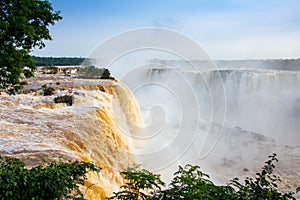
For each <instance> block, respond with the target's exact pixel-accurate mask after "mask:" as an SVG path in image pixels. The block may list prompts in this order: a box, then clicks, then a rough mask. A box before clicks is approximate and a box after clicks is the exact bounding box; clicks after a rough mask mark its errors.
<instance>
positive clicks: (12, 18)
mask: <svg viewBox="0 0 300 200" xmlns="http://www.w3.org/2000/svg"><path fill="white" fill-rule="evenodd" d="M60 19H61V16H60V15H59V12H58V11H54V10H53V8H52V6H51V4H50V3H49V1H48V0H1V1H0V88H2V89H6V90H7V91H8V92H9V93H14V92H15V91H17V90H18V89H20V88H21V84H20V79H22V78H28V77H31V76H33V70H34V69H35V65H34V63H33V61H32V58H31V56H30V55H29V53H30V51H31V50H32V49H33V48H43V47H45V43H44V40H51V36H50V33H49V29H48V27H49V25H54V23H55V21H57V20H60Z"/></svg>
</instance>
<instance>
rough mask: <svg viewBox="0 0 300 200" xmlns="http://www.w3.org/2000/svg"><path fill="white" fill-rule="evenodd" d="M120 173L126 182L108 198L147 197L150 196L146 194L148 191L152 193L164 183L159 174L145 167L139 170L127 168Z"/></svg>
mask: <svg viewBox="0 0 300 200" xmlns="http://www.w3.org/2000/svg"><path fill="white" fill-rule="evenodd" d="M121 175H122V176H123V178H124V179H125V180H126V184H125V185H123V186H121V189H122V190H121V191H120V192H115V193H114V195H113V196H112V197H110V198H109V199H110V200H114V199H121V200H135V199H142V200H145V199H149V198H150V197H151V196H150V195H149V194H148V192H149V191H151V193H154V192H155V191H157V190H160V189H161V187H162V186H164V185H165V183H164V182H162V181H161V180H160V175H159V174H153V173H151V172H149V171H147V170H145V169H142V170H141V171H139V170H137V169H135V168H128V169H127V170H125V171H124V172H121Z"/></svg>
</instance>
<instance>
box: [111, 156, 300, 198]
mask: <svg viewBox="0 0 300 200" xmlns="http://www.w3.org/2000/svg"><path fill="white" fill-rule="evenodd" d="M277 161H278V160H277V158H276V154H273V155H271V156H269V160H268V161H267V162H266V163H265V165H264V167H263V168H262V172H260V173H257V174H256V176H255V177H254V178H249V177H248V178H246V179H245V181H244V182H245V183H244V184H241V183H240V182H239V180H238V179H237V178H235V179H233V180H230V182H229V183H228V184H227V185H225V186H219V185H215V184H214V183H213V182H212V181H211V180H210V179H209V176H208V175H207V174H204V173H203V172H201V171H200V167H199V166H193V165H186V166H184V167H181V166H179V169H178V171H177V172H175V173H174V178H173V180H172V181H171V183H170V184H169V186H168V187H167V188H165V189H162V187H161V186H163V185H164V183H163V182H162V181H161V180H160V175H157V174H152V173H151V172H148V171H147V170H140V171H139V170H133V169H128V170H126V171H125V172H122V173H121V174H122V175H123V177H124V178H125V180H126V182H125V185H123V186H121V189H122V190H121V191H119V192H115V193H114V195H113V196H112V197H110V198H109V199H120V200H139V199H143V200H145V199H147V200H180V199H184V200H197V199H211V200H214V199H219V200H257V199H259V200H288V199H290V200H295V197H294V195H295V194H296V193H297V192H298V191H299V188H298V189H297V191H295V192H287V193H283V192H280V190H279V189H278V186H277V182H278V181H280V178H279V177H278V176H276V175H274V174H273V170H274V168H275V165H274V162H277Z"/></svg>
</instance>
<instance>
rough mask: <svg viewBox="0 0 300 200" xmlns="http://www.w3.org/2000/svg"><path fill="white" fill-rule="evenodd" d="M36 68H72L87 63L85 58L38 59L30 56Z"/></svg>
mask: <svg viewBox="0 0 300 200" xmlns="http://www.w3.org/2000/svg"><path fill="white" fill-rule="evenodd" d="M32 60H33V62H34V63H35V65H36V66H74V65H81V64H82V63H83V62H87V60H86V59H85V58H77V57H76V58H75V57H74V58H71V57H38V56H32Z"/></svg>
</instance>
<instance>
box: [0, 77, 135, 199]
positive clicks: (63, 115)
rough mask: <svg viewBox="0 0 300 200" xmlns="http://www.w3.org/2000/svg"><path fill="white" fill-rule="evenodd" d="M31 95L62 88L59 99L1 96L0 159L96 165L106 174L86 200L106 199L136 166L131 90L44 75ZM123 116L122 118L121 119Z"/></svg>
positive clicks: (89, 188)
mask: <svg viewBox="0 0 300 200" xmlns="http://www.w3.org/2000/svg"><path fill="white" fill-rule="evenodd" d="M28 81H29V84H28V85H27V86H26V87H27V88H28V89H32V88H40V87H41V85H43V84H50V83H53V82H60V85H59V86H56V87H57V93H56V94H54V95H52V96H42V95H41V91H39V90H38V91H36V92H30V93H28V94H18V95H12V96H10V95H5V94H2V95H1V96H0V104H1V107H0V110H1V112H0V119H1V120H0V125H1V130H0V152H1V156H9V157H16V158H19V159H22V160H24V161H25V163H26V164H27V165H28V166H35V165H37V164H39V163H43V162H48V161H52V160H62V161H67V160H72V161H73V160H80V161H89V162H93V163H95V164H96V165H98V166H99V167H101V168H102V170H101V173H89V174H88V180H87V181H86V183H85V185H86V187H84V188H82V191H83V192H84V194H85V198H87V199H105V198H106V197H107V196H109V195H111V194H112V192H113V191H116V190H118V189H119V186H120V185H121V184H122V183H123V179H122V177H121V175H120V171H122V170H124V169H125V168H127V167H129V166H132V165H134V164H135V161H134V158H133V157H132V155H131V154H130V152H131V151H132V148H133V146H132V142H131V139H130V135H126V134H124V132H123V130H122V129H120V128H121V127H119V126H118V125H119V124H120V122H121V121H122V122H123V125H124V126H123V127H122V128H126V131H127V132H129V133H130V134H132V135H136V134H138V128H137V124H139V123H140V122H139V120H140V114H139V109H138V107H137V104H136V102H135V99H134V98H133V96H132V94H131V92H130V90H129V89H128V88H127V87H126V86H125V85H123V84H122V83H120V82H118V81H111V80H104V81H99V80H82V79H76V80H72V79H67V78H65V77H60V78H59V76H57V75H51V76H47V75H39V74H36V76H35V77H34V78H33V79H30V80H28ZM66 94H67V95H73V98H74V102H73V105H72V106H67V105H66V104H55V103H54V101H53V99H54V97H56V96H61V95H66ZM116 113H118V115H116Z"/></svg>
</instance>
